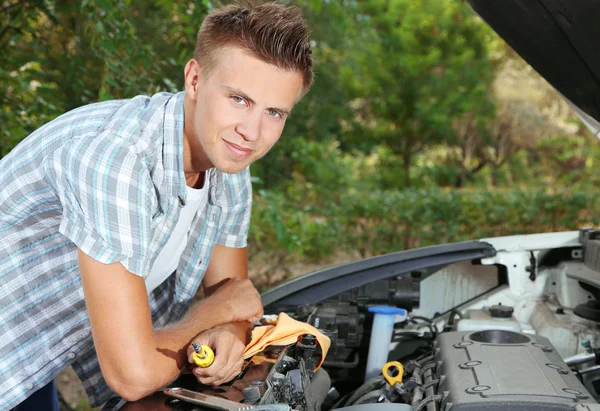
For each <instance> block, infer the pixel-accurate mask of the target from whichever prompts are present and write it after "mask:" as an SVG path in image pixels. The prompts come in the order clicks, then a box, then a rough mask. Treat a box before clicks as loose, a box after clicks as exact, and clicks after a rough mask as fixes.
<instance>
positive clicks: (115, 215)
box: [47, 132, 156, 277]
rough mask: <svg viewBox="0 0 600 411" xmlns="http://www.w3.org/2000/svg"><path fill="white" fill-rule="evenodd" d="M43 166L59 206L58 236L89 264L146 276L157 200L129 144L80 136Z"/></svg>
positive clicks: (106, 137)
mask: <svg viewBox="0 0 600 411" xmlns="http://www.w3.org/2000/svg"><path fill="white" fill-rule="evenodd" d="M48 161H49V163H48V164H47V170H48V171H47V175H49V180H51V181H50V183H51V184H52V185H53V186H54V189H55V191H56V193H57V195H58V197H59V198H60V201H61V204H62V207H63V214H62V220H61V222H60V227H59V231H60V233H61V234H63V235H64V236H66V237H67V238H68V239H69V240H71V241H72V242H73V243H74V244H75V245H76V246H77V247H78V248H79V249H81V251H83V252H84V253H85V254H87V255H88V256H90V257H91V258H93V259H94V260H96V261H99V262H101V263H104V264H110V263H114V262H120V263H121V264H122V265H123V266H124V267H125V268H126V269H127V270H128V271H129V272H131V273H133V274H136V275H139V276H142V277H146V276H147V275H148V273H149V270H150V267H149V266H148V258H147V256H148V254H149V252H148V251H149V244H150V239H151V224H152V218H151V217H152V215H153V212H152V211H151V210H153V209H154V204H155V203H156V198H155V195H154V194H153V193H154V187H153V183H152V179H151V177H150V173H149V171H148V169H147V168H146V166H145V165H144V164H143V162H142V161H141V160H140V158H139V157H138V155H137V154H136V152H135V150H134V148H133V146H132V145H131V143H130V142H129V141H127V140H125V139H123V138H121V137H117V136H114V135H113V134H111V133H108V132H106V133H102V134H100V135H97V136H94V137H81V138H77V139H74V140H73V141H72V142H71V144H69V146H68V147H63V148H61V149H59V150H57V151H56V152H55V153H54V155H53V156H51V157H50V158H49V160H48Z"/></svg>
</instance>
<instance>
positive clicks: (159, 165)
mask: <svg viewBox="0 0 600 411" xmlns="http://www.w3.org/2000/svg"><path fill="white" fill-rule="evenodd" d="M184 93H185V92H181V93H178V94H174V95H172V94H167V93H159V94H156V95H154V96H152V97H146V96H138V97H135V98H133V99H130V100H118V101H109V102H103V103H97V104H92V105H88V106H84V107H81V108H79V109H76V110H73V111H71V112H69V113H66V114H64V115H62V116H60V117H58V118H57V119H55V120H54V121H52V122H50V123H48V124H46V125H45V126H43V127H41V128H40V129H38V130H36V131H35V132H34V133H32V134H31V135H30V136H28V137H27V138H26V139H25V140H23V141H22V142H21V143H20V144H19V145H18V146H17V147H16V148H15V149H13V150H12V151H11V152H10V153H9V155H8V156H6V157H4V158H3V159H2V160H1V161H0V410H4V409H11V408H12V407H14V406H16V405H17V404H19V403H20V402H22V401H23V400H24V399H25V398H26V397H27V396H29V395H30V394H32V393H33V392H34V391H35V390H37V389H39V388H41V387H43V386H44V385H46V384H48V383H49V382H50V381H51V380H52V379H54V378H55V377H56V376H57V375H58V374H59V373H60V372H61V371H62V370H64V369H65V368H67V367H68V366H69V365H72V366H73V368H74V370H75V371H76V372H77V374H78V375H79V377H80V378H81V379H82V381H83V383H84V386H85V389H86V391H87V394H88V396H89V399H90V403H91V405H92V406H99V405H101V404H102V403H104V402H105V401H106V400H107V399H108V398H109V397H110V396H111V395H113V393H112V392H111V390H110V389H109V388H108V386H107V385H106V382H105V381H104V379H103V377H102V373H101V372H100V366H99V364H98V359H97V357H96V351H95V348H94V344H93V340H92V336H91V329H90V323H89V319H88V313H87V310H86V308H85V302H84V296H83V290H82V287H81V279H80V275H79V268H78V264H77V248H80V249H81V250H82V251H83V252H85V253H86V254H87V255H89V256H90V257H92V258H94V259H95V260H97V261H100V262H102V263H105V264H109V263H113V262H117V261H118V262H121V263H122V264H123V265H124V266H125V268H127V270H129V271H130V272H131V273H133V274H136V275H139V276H142V277H146V276H147V275H148V274H149V273H150V268H151V267H152V264H153V262H154V260H155V258H156V257H157V255H158V253H159V251H160V249H161V247H162V246H163V245H164V244H165V243H166V241H167V239H168V238H169V235H170V233H171V231H172V229H173V227H174V226H175V223H176V221H177V218H178V216H179V211H180V208H181V207H182V205H184V204H185V201H186V190H185V184H186V183H185V178H184V173H183V124H184V119H183V112H184V111H183V97H184ZM208 183H209V186H208V190H209V193H208V201H207V204H206V206H205V208H204V209H203V210H201V211H203V212H199V213H198V214H197V216H196V218H195V220H194V222H193V225H192V227H193V234H192V235H191V236H190V240H189V242H188V244H187V246H186V248H185V251H184V252H183V255H182V258H181V261H180V263H179V266H178V269H177V271H176V272H175V273H174V274H173V275H171V276H170V277H169V278H168V279H167V280H165V282H164V283H163V284H161V286H159V287H158V288H157V289H155V290H154V291H153V292H152V293H151V294H150V296H149V300H150V308H151V311H152V319H153V323H154V326H155V327H161V326H164V325H166V324H168V323H172V322H173V321H177V320H178V319H180V318H181V317H182V315H183V314H184V312H185V311H186V309H187V307H188V305H189V303H190V301H191V300H192V298H193V297H194V295H195V294H196V291H197V290H198V288H199V286H200V282H201V281H202V278H203V276H204V272H205V270H206V266H207V264H208V261H209V258H210V255H211V251H212V248H213V245H214V244H215V243H217V244H221V245H224V246H227V247H244V246H246V238H247V232H248V225H249V220H250V210H251V206H252V188H251V183H250V173H249V170H248V169H246V170H244V171H242V172H240V173H238V174H235V175H231V174H225V173H221V172H219V171H217V172H215V173H211V178H210V181H209V182H208Z"/></svg>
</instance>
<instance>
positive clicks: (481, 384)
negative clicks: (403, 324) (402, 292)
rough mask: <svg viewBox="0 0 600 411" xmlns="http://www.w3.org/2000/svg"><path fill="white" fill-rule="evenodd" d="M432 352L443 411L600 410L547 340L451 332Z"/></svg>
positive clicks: (513, 334) (511, 334) (509, 333)
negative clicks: (438, 380)
mask: <svg viewBox="0 0 600 411" xmlns="http://www.w3.org/2000/svg"><path fill="white" fill-rule="evenodd" d="M434 347H435V349H434V353H435V356H434V357H435V360H436V361H437V363H438V366H437V369H436V371H435V377H436V378H439V379H440V383H439V387H438V390H437V392H438V393H439V394H442V400H441V407H440V409H441V410H444V411H445V410H451V411H462V410H478V411H486V410H490V411H492V410H511V411H517V410H523V411H524V410H528V411H535V410H553V411H558V410H575V409H578V410H579V409H597V408H596V407H600V406H598V405H596V406H593V405H592V404H597V402H596V401H595V400H594V399H593V397H592V396H591V395H590V393H589V392H588V391H587V390H586V389H585V387H584V386H583V385H582V384H581V383H580V382H579V380H578V379H577V377H576V376H575V375H574V374H573V372H571V371H570V369H569V367H568V366H567V365H566V364H565V363H564V362H563V360H562V358H561V357H560V355H558V353H557V352H556V350H555V349H554V347H552V345H551V344H550V342H549V341H548V340H547V339H546V338H544V337H540V336H534V335H525V334H521V333H517V332H513V331H506V330H486V331H475V332H448V333H442V334H441V335H440V336H439V337H438V338H437V340H436V342H435V346H434ZM586 405H589V407H586Z"/></svg>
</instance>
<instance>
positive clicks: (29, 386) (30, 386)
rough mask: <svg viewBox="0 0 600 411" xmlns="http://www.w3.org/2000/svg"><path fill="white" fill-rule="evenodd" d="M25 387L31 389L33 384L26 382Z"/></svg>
mask: <svg viewBox="0 0 600 411" xmlns="http://www.w3.org/2000/svg"><path fill="white" fill-rule="evenodd" d="M25 388H27V389H28V390H32V389H33V384H32V383H27V385H25Z"/></svg>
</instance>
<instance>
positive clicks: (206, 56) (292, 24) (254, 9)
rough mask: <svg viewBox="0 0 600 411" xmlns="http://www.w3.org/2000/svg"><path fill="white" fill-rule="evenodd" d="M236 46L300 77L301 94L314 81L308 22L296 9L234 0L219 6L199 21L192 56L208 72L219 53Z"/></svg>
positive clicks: (305, 91)
mask: <svg viewBox="0 0 600 411" xmlns="http://www.w3.org/2000/svg"><path fill="white" fill-rule="evenodd" d="M228 46H229V47H238V48H240V49H242V50H245V51H247V52H249V53H250V54H251V55H252V56H254V57H256V58H258V59H259V60H261V61H263V62H265V63H267V64H272V65H274V66H276V67H278V68H280V69H283V70H289V71H296V72H298V73H300V74H301V75H302V77H303V87H302V95H304V94H306V93H307V92H308V90H309V89H310V87H311V85H312V82H313V70H312V67H313V60H312V50H311V46H310V32H309V29H308V25H307V24H306V21H305V20H304V18H303V16H302V12H301V11H300V9H299V8H297V7H294V6H289V7H286V6H282V5H280V4H276V3H265V4H258V5H257V4H255V3H253V2H251V1H247V0H246V1H236V2H235V3H234V4H231V5H228V6H225V7H221V8H218V9H216V10H214V11H213V12H212V13H210V14H209V15H208V16H207V17H206V18H205V19H204V21H203V22H202V26H201V27H200V30H199V31H198V38H197V40H196V48H195V50H194V59H196V60H197V61H198V62H199V63H200V65H201V66H202V67H203V69H204V70H206V72H207V73H210V71H211V70H212V69H213V68H214V65H215V62H216V60H217V56H218V54H219V52H220V51H221V50H222V49H223V48H225V47H228Z"/></svg>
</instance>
